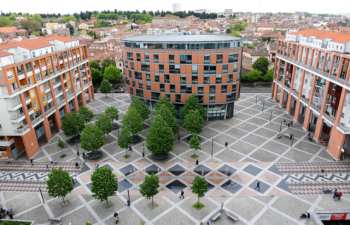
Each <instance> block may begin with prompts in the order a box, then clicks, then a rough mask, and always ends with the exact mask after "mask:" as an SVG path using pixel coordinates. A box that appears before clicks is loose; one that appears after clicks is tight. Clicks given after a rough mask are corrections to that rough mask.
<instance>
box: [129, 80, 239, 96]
mask: <svg viewBox="0 0 350 225" xmlns="http://www.w3.org/2000/svg"><path fill="white" fill-rule="evenodd" d="M129 85H131V86H132V87H136V84H135V82H134V81H133V82H132V83H130V84H129ZM180 87H181V89H180V90H181V93H190V94H192V85H180ZM196 87H197V93H198V94H203V93H204V85H196ZM139 88H142V89H147V90H152V88H151V82H146V87H143V84H142V83H139ZM159 90H160V91H161V92H165V84H160V85H159ZM235 91H236V83H233V84H232V92H235ZM170 92H172V93H175V84H170ZM209 93H227V85H226V84H224V85H210V86H209ZM209 93H206V94H209Z"/></svg>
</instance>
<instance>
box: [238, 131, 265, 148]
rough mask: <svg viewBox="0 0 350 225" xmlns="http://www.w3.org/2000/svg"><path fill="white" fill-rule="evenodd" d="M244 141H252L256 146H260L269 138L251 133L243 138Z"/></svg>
mask: <svg viewBox="0 0 350 225" xmlns="http://www.w3.org/2000/svg"><path fill="white" fill-rule="evenodd" d="M242 140H243V141H246V142H248V143H251V144H252V145H255V146H260V145H262V144H264V143H265V142H266V141H268V139H266V138H263V137H260V136H257V135H254V134H249V135H248V136H247V137H245V138H243V139H242Z"/></svg>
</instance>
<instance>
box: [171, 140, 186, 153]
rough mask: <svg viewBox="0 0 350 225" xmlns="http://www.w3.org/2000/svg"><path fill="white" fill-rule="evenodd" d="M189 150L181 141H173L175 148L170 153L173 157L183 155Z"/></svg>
mask: <svg viewBox="0 0 350 225" xmlns="http://www.w3.org/2000/svg"><path fill="white" fill-rule="evenodd" d="M186 142H187V141H186ZM189 149H190V147H189V146H188V144H185V143H184V142H182V141H175V146H174V147H173V151H172V152H173V153H174V154H175V155H180V154H182V153H184V152H185V151H187V150H189Z"/></svg>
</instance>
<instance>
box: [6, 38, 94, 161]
mask: <svg viewBox="0 0 350 225" xmlns="http://www.w3.org/2000/svg"><path fill="white" fill-rule="evenodd" d="M87 59H88V56H87V48H86V46H85V45H80V44H79V40H77V39H73V38H68V37H61V36H52V37H46V38H38V39H32V40H26V41H18V42H12V43H7V44H2V45H0V115H1V117H0V155H1V158H10V159H11V158H16V157H17V156H18V155H19V154H26V155H27V157H28V158H30V157H32V156H33V155H34V154H35V153H36V152H37V151H38V150H39V143H38V139H39V138H44V137H45V139H46V141H49V140H50V139H51V138H52V132H51V130H52V129H54V128H55V127H56V128H57V129H58V130H59V129H60V128H61V125H62V121H61V119H62V118H63V117H64V116H65V115H66V114H67V113H68V112H69V111H71V110H75V111H76V112H77V111H78V110H79V106H80V105H86V101H87V99H86V96H85V92H86V90H87V92H88V98H89V100H91V99H92V98H93V97H94V93H93V92H92V81H91V74H90V70H89V63H88V60H87Z"/></svg>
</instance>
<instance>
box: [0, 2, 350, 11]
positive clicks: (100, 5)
mask: <svg viewBox="0 0 350 225" xmlns="http://www.w3.org/2000/svg"><path fill="white" fill-rule="evenodd" d="M177 2H178V3H180V4H181V10H193V9H210V10H212V11H216V12H223V10H224V9H232V10H233V11H243V12H247V11H249V12H295V11H307V12H311V13H350V1H349V0H336V4H330V2H329V1H325V0H293V1H281V0H265V1H261V0H250V1H228V0H226V1H212V0H194V1H188V0H186V1H185V0H181V1H177ZM172 3H173V1H169V0H148V1H145V0H127V1H95V0H85V1H76V0H75V1H74V0H73V1H72V0H60V1H54V2H48V1H47V0H32V1H28V0H16V1H6V3H2V4H1V7H0V10H2V11H3V12H9V11H11V12H14V11H15V12H20V11H21V12H29V13H64V14H66V13H74V12H80V11H86V10H89V11H93V10H99V11H100V10H107V9H109V10H112V9H118V10H136V9H138V10H139V11H141V10H147V11H149V10H153V11H155V10H164V11H167V10H169V11H171V4H172ZM259 5H260V7H259ZM135 6H137V7H135Z"/></svg>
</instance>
